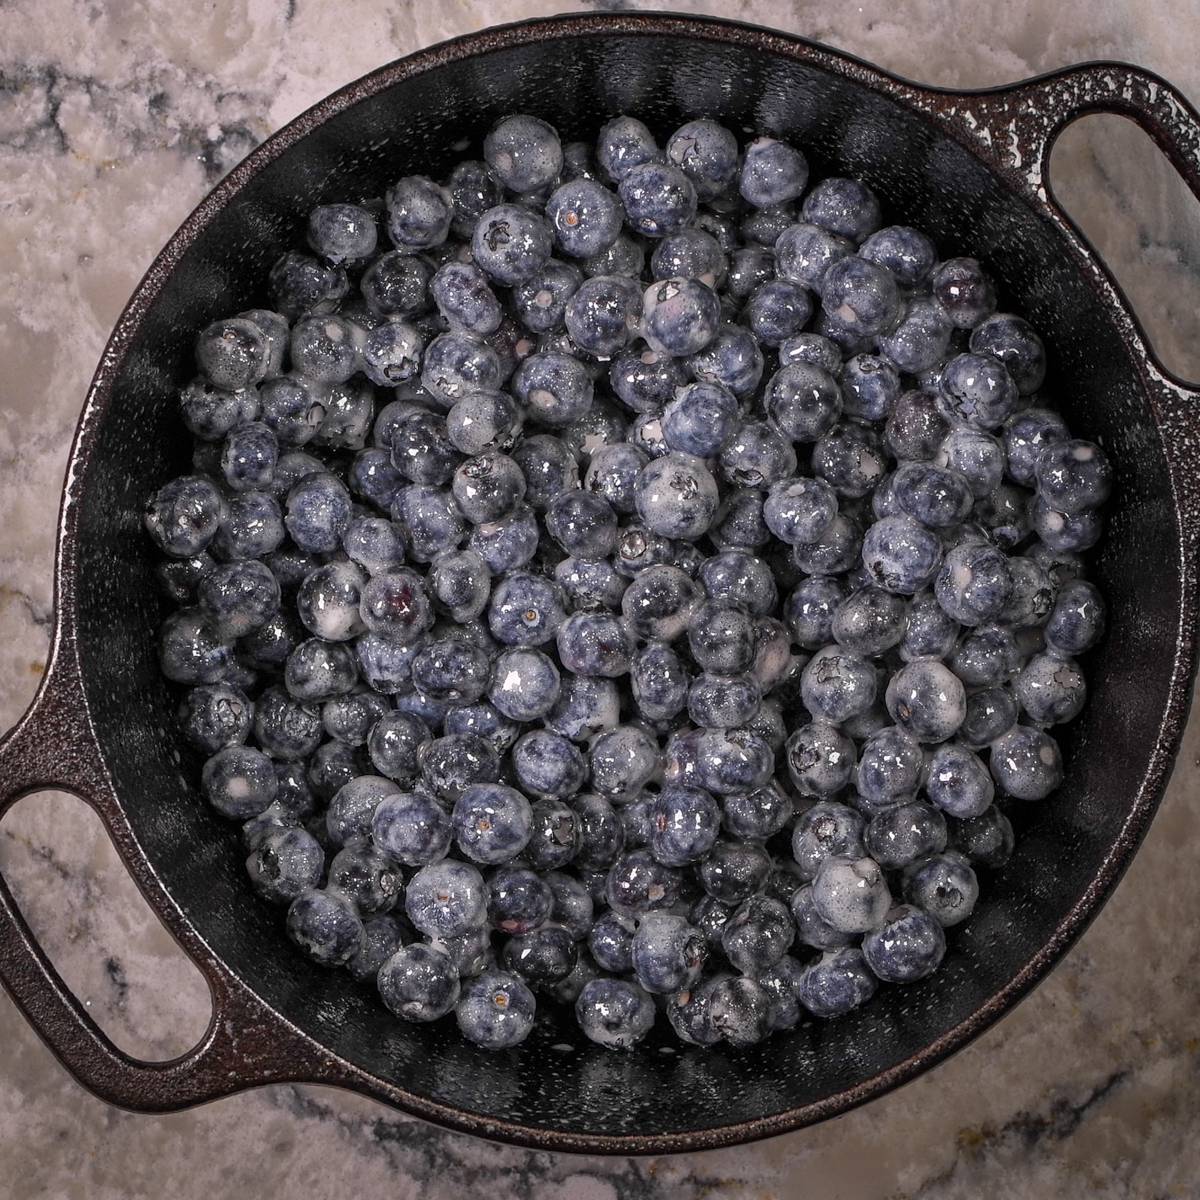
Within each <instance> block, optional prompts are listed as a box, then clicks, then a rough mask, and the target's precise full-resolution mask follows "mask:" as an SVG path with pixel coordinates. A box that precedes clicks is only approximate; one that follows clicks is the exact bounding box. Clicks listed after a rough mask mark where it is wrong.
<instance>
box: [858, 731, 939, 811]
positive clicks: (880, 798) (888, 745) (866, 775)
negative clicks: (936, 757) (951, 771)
mask: <svg viewBox="0 0 1200 1200" xmlns="http://www.w3.org/2000/svg"><path fill="white" fill-rule="evenodd" d="M924 767H925V760H924V756H923V754H922V753H921V747H920V744H919V743H918V742H917V740H916V739H915V738H914V737H913V736H912V735H911V734H909V733H907V732H906V731H905V730H903V729H900V728H899V727H897V726H895V725H889V726H885V727H884V728H883V729H880V730H879V731H878V732H876V733H873V734H872V735H871V736H870V737H869V738H867V740H866V741H865V742H864V744H863V747H862V750H861V752H860V754H859V759H858V767H857V769H856V773H855V785H856V786H857V788H858V790H859V792H860V793H861V794H862V796H863V797H864V798H865V799H866V800H867V801H869V802H870V803H871V805H873V806H874V807H875V808H877V809H878V808H884V807H887V806H890V805H893V804H900V803H903V802H904V801H907V800H909V799H911V798H912V797H913V796H915V795H916V792H917V788H918V787H919V786H920V783H921V778H922V775H923V773H924Z"/></svg>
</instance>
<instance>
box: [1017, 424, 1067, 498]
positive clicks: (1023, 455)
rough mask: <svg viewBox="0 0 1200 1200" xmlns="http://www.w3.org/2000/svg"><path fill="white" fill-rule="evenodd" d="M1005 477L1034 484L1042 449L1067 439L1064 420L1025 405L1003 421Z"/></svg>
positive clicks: (1025, 485) (1023, 485) (1029, 484)
mask: <svg viewBox="0 0 1200 1200" xmlns="http://www.w3.org/2000/svg"><path fill="white" fill-rule="evenodd" d="M1003 438H1004V452H1005V454H1006V456H1007V464H1008V465H1007V468H1006V470H1007V471H1008V477H1009V478H1010V479H1011V480H1012V481H1013V482H1014V483H1019V484H1020V485H1021V486H1022V487H1029V488H1031V487H1034V486H1036V484H1037V474H1036V472H1037V460H1038V458H1039V457H1040V455H1041V453H1042V451H1043V450H1045V449H1047V448H1048V447H1050V446H1053V445H1055V444H1056V443H1059V442H1065V441H1067V440H1068V439H1069V438H1070V434H1069V433H1068V432H1067V426H1066V423H1065V422H1064V421H1063V419H1062V417H1060V416H1059V415H1058V413H1056V412H1052V411H1051V410H1050V409H1047V408H1026V409H1022V410H1021V411H1020V412H1016V413H1014V414H1013V415H1012V416H1010V417H1009V418H1008V419H1007V420H1006V421H1005V422H1004V433H1003Z"/></svg>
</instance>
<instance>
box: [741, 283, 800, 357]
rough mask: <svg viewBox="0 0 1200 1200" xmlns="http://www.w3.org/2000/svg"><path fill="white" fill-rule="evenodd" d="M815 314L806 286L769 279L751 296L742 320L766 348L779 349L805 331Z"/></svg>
mask: <svg viewBox="0 0 1200 1200" xmlns="http://www.w3.org/2000/svg"><path fill="white" fill-rule="evenodd" d="M812 313H813V303H812V296H811V293H810V292H809V290H808V289H807V288H806V287H805V286H804V285H803V284H800V283H796V282H794V281H793V280H790V279H770V280H767V281H765V282H763V283H760V284H759V285H758V287H756V288H755V289H754V291H753V292H752V293H751V295H750V298H749V300H748V301H747V303H746V308H745V312H744V314H743V319H744V321H745V323H746V324H747V325H748V326H749V327H750V329H751V330H753V332H754V334H755V336H756V337H757V338H758V339H759V340H760V341H761V342H762V343H763V344H764V345H766V346H780V345H782V344H783V343H784V342H786V341H787V340H788V339H789V338H791V337H792V336H793V335H795V334H797V333H799V332H800V330H801V329H803V328H804V326H805V324H806V323H807V322H808V320H809V318H810V317H811V316H812Z"/></svg>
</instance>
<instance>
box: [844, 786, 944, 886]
mask: <svg viewBox="0 0 1200 1200" xmlns="http://www.w3.org/2000/svg"><path fill="white" fill-rule="evenodd" d="M863 844H864V845H865V846H866V849H867V853H868V854H870V855H871V857H872V858H873V859H874V860H875V861H876V862H877V863H878V864H879V865H880V866H881V867H884V868H886V869H888V870H894V869H896V868H899V867H906V866H907V865H908V864H909V863H911V862H914V861H916V860H917V859H918V858H921V857H923V856H924V855H926V854H936V853H940V852H941V851H942V850H944V849H945V848H946V818H945V817H944V816H943V815H942V813H941V811H940V810H939V809H937V808H934V807H933V805H931V804H927V803H926V802H925V801H923V800H912V801H909V802H907V803H904V804H896V805H892V806H891V807H889V808H885V809H883V810H882V811H880V812H877V813H876V814H875V815H874V816H872V818H871V821H870V823H869V824H868V825H867V828H866V831H865V832H864V834H863Z"/></svg>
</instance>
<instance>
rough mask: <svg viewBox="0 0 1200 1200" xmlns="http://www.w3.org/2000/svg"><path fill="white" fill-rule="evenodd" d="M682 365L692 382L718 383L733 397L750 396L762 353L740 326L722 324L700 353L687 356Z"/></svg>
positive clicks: (761, 367) (760, 373) (750, 335)
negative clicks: (684, 366)
mask: <svg viewBox="0 0 1200 1200" xmlns="http://www.w3.org/2000/svg"><path fill="white" fill-rule="evenodd" d="M685 365H686V367H687V369H688V372H689V373H690V374H691V376H692V378H693V379H698V380H700V381H702V382H704V383H719V384H720V385H721V386H722V387H725V388H728V389H729V391H731V392H732V393H733V394H734V395H735V396H737V397H739V398H741V399H746V398H748V397H749V396H751V395H753V393H754V391H755V389H756V388H757V387H758V384H759V380H761V379H762V374H763V354H762V350H761V349H760V348H759V345H758V339H757V338H755V337H754V335H753V334H752V333H751V332H750V331H749V330H748V329H743V328H742V327H741V326H740V325H729V324H722V325H720V326H719V327H718V329H717V335H716V337H714V338H713V339H712V341H711V342H709V343H708V345H707V346H705V347H704V349H703V350H700V351H697V353H695V354H692V355H690V356H689V357H688V358H687V359H686V361H685Z"/></svg>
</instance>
